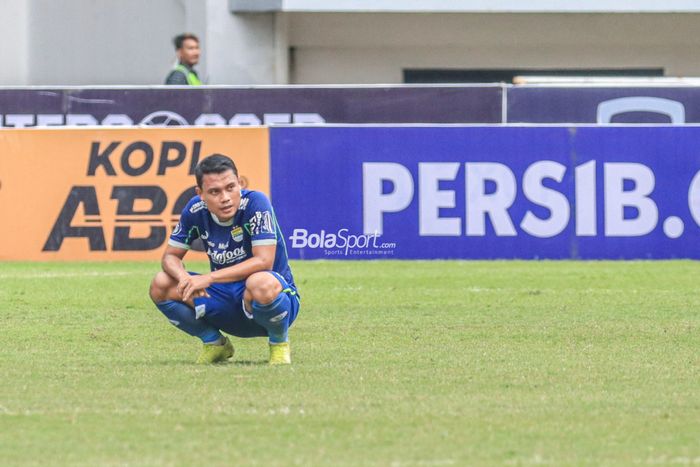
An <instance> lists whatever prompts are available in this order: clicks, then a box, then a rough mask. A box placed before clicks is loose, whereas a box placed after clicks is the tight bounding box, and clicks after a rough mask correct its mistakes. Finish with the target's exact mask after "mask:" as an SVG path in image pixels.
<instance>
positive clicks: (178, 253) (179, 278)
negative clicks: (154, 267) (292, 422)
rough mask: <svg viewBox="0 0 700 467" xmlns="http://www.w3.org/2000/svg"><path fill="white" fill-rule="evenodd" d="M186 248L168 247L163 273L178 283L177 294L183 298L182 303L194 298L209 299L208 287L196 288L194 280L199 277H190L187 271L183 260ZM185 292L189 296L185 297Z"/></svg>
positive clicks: (162, 262) (164, 258)
mask: <svg viewBox="0 0 700 467" xmlns="http://www.w3.org/2000/svg"><path fill="white" fill-rule="evenodd" d="M187 251H189V250H185V249H184V248H178V247H174V246H172V245H168V246H167V247H166V248H165V252H164V253H163V258H162V259H161V267H162V268H163V271H165V273H166V274H167V275H169V276H170V277H172V278H173V279H175V281H176V282H177V292H178V293H179V294H180V296H181V297H182V301H185V302H186V301H188V300H189V299H190V298H193V297H208V294H207V291H206V290H205V288H206V287H208V286H206V287H202V288H199V287H195V284H194V283H193V279H194V278H195V277H197V276H190V274H189V273H188V272H187V270H186V269H185V265H184V264H183V263H182V259H183V258H184V257H185V255H186V254H187ZM185 291H188V292H187V295H185Z"/></svg>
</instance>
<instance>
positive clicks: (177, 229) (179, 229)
mask: <svg viewBox="0 0 700 467" xmlns="http://www.w3.org/2000/svg"><path fill="white" fill-rule="evenodd" d="M180 232H182V224H180V223H179V222H178V223H177V225H176V226H175V228H174V229H173V235H180Z"/></svg>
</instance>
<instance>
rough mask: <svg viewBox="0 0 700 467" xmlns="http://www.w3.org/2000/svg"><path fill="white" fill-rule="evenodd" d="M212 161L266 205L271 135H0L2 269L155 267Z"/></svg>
mask: <svg viewBox="0 0 700 467" xmlns="http://www.w3.org/2000/svg"><path fill="white" fill-rule="evenodd" d="M214 153H220V154H225V155H227V156H229V157H231V158H232V159H233V160H234V161H235V163H236V166H237V167H238V171H239V174H240V175H241V178H242V180H241V182H242V184H243V185H244V186H246V185H247V186H248V188H251V189H255V190H260V191H262V192H265V193H266V194H268V195H269V192H270V157H269V137H268V130H267V128H185V129H183V128H181V127H180V128H129V129H118V128H95V129H70V128H56V129H22V130H0V222H1V223H2V225H0V260H41V261H51V260H61V261H70V260H76V261H77V260H81V261H83V260H146V259H148V260H151V259H158V258H160V255H161V254H162V252H163V249H164V246H165V244H166V243H167V239H168V237H169V235H170V232H171V230H172V228H173V227H174V225H175V224H176V223H177V221H178V219H179V217H180V212H181V211H182V209H183V208H184V206H185V204H187V202H188V201H189V199H190V198H191V197H192V196H194V194H195V193H194V186H195V184H196V181H195V178H194V167H195V166H196V164H197V162H198V161H199V160H201V159H203V158H205V157H206V156H208V155H210V154H214Z"/></svg>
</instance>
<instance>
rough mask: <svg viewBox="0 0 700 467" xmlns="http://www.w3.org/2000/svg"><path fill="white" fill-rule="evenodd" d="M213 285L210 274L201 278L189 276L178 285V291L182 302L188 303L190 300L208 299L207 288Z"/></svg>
mask: <svg viewBox="0 0 700 467" xmlns="http://www.w3.org/2000/svg"><path fill="white" fill-rule="evenodd" d="M210 285H211V277H210V276H209V274H204V275H201V276H189V275H188V276H187V277H183V278H182V280H180V282H179V283H178V284H177V291H178V293H179V294H180V296H181V297H182V301H184V302H186V301H188V300H189V299H190V298H199V297H208V296H209V294H207V291H206V288H207V287H209V286H210Z"/></svg>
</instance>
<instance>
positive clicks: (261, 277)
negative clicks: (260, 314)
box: [245, 272, 282, 304]
mask: <svg viewBox="0 0 700 467" xmlns="http://www.w3.org/2000/svg"><path fill="white" fill-rule="evenodd" d="M245 288H246V290H247V291H248V292H250V295H251V296H252V298H253V300H254V301H256V302H258V303H261V304H267V303H271V302H273V301H274V300H275V298H277V295H279V293H280V292H281V291H282V285H281V284H280V283H279V281H278V280H277V279H276V278H275V276H273V275H272V274H270V273H269V272H256V273H255V274H252V275H251V276H250V277H248V279H246V281H245Z"/></svg>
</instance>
